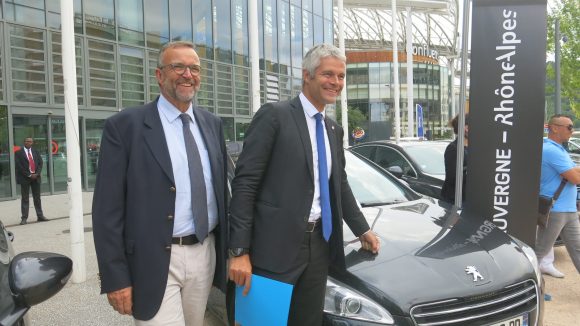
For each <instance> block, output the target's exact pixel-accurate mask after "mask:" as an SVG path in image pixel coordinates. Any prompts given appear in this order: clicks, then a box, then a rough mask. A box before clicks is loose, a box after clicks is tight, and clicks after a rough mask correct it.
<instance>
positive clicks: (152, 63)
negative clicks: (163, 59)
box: [147, 51, 159, 101]
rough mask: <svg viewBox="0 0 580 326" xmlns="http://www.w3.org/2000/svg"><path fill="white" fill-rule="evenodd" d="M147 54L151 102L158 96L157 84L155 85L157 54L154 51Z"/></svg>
mask: <svg viewBox="0 0 580 326" xmlns="http://www.w3.org/2000/svg"><path fill="white" fill-rule="evenodd" d="M147 53H148V56H149V74H148V76H149V100H150V101H153V100H155V98H157V96H158V95H159V84H158V83H157V77H155V69H156V68H157V56H158V54H159V53H158V52H156V51H148V52H147Z"/></svg>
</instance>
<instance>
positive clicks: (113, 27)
mask: <svg viewBox="0 0 580 326" xmlns="http://www.w3.org/2000/svg"><path fill="white" fill-rule="evenodd" d="M248 1H251V0H99V1H92V0H72V3H73V9H74V27H75V34H76V35H75V45H76V62H75V63H76V73H77V80H76V81H77V92H78V105H79V129H80V130H79V135H80V137H81V139H80V144H81V163H82V166H81V171H82V176H83V183H82V184H83V187H84V188H85V189H87V190H90V189H92V187H94V181H95V175H96V172H97V170H98V166H97V157H98V152H99V146H100V136H101V132H102V128H103V123H104V120H105V119H106V118H107V117H109V116H111V115H113V114H114V113H116V112H118V111H119V110H122V109H123V108H126V107H130V106H136V105H141V104H143V103H145V102H148V101H151V100H154V99H155V98H156V97H157V96H158V95H159V89H158V84H157V80H156V78H155V69H156V67H157V51H158V49H159V48H160V46H161V45H162V44H163V43H165V42H167V41H170V40H190V41H192V42H193V43H194V44H195V45H196V49H197V52H198V54H199V56H200V59H201V66H202V86H201V89H200V91H199V92H198V94H197V96H196V101H197V104H198V105H200V106H202V107H204V108H206V109H207V110H209V111H211V112H214V113H215V114H217V115H219V116H220V117H221V118H222V119H223V121H224V133H225V136H226V139H227V140H228V141H241V140H243V139H244V135H245V131H246V129H247V127H248V124H249V122H250V120H251V117H252V108H251V97H250V88H251V80H250V76H251V69H250V68H251V67H250V60H249V52H250V49H249V33H251V31H250V25H249V21H248V16H249V13H248ZM257 1H258V29H259V36H258V38H259V47H260V51H259V54H260V57H259V61H260V89H261V101H262V103H264V102H268V101H280V100H285V99H289V98H291V97H292V96H295V95H297V93H298V92H299V91H300V89H301V76H300V67H301V64H302V56H303V55H304V54H305V52H306V51H308V49H310V48H311V47H312V46H313V45H314V44H317V43H321V42H323V41H325V42H333V38H332V35H333V12H332V9H333V1H332V0H257ZM60 26H61V24H60V0H26V1H16V0H0V200H2V199H12V198H15V197H16V196H18V195H19V189H18V187H17V186H16V183H15V180H14V158H13V154H12V153H13V151H14V149H15V148H18V147H19V146H21V145H22V144H21V143H22V140H23V138H24V137H28V136H30V137H34V138H35V142H36V145H35V146H36V148H37V149H39V150H40V151H41V153H43V158H44V159H45V168H44V169H43V184H42V192H43V193H44V194H51V193H59V192H65V191H66V186H67V185H66V142H65V134H66V128H65V123H64V116H65V110H64V81H63V69H62V68H63V67H62V66H63V63H62V48H61V44H62V41H61V30H60Z"/></svg>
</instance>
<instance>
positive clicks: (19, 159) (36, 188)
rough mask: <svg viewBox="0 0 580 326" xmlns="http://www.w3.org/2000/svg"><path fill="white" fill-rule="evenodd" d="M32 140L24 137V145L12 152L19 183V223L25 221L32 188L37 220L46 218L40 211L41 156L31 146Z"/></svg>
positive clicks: (22, 223)
mask: <svg viewBox="0 0 580 326" xmlns="http://www.w3.org/2000/svg"><path fill="white" fill-rule="evenodd" d="M33 144H34V140H33V139H32V138H30V137H26V138H24V147H22V148H20V149H19V150H18V151H16V153H15V154H14V163H15V168H16V183H18V184H20V195H21V202H20V210H21V213H22V217H21V221H20V225H24V224H26V223H27V221H26V220H27V219H28V211H29V207H30V202H29V200H30V193H29V191H30V190H32V201H33V202H34V209H35V210H36V219H37V220H38V222H46V221H48V219H47V218H46V217H45V216H44V213H43V212H42V202H41V199H40V180H41V179H40V174H41V172H42V164H43V161H42V157H41V156H40V153H39V152H38V151H37V150H36V149H34V148H32V145H33Z"/></svg>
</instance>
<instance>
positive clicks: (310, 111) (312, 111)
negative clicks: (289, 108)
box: [298, 92, 326, 119]
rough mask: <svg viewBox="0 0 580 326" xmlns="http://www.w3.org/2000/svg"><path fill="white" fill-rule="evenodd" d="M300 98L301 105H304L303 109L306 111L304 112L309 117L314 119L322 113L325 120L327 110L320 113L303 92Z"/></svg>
mask: <svg viewBox="0 0 580 326" xmlns="http://www.w3.org/2000/svg"><path fill="white" fill-rule="evenodd" d="M298 97H299V98H300V103H302V109H304V112H305V113H306V115H307V116H309V117H310V118H312V119H314V116H315V115H316V114H317V113H322V119H324V117H325V114H326V110H324V111H322V112H318V110H317V109H316V108H315V107H314V105H312V103H310V101H309V100H308V99H307V98H306V96H305V95H304V93H302V92H301V93H300V95H298Z"/></svg>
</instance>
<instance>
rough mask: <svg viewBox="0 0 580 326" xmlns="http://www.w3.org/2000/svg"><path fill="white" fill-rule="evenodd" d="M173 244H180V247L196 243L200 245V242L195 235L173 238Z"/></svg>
mask: <svg viewBox="0 0 580 326" xmlns="http://www.w3.org/2000/svg"><path fill="white" fill-rule="evenodd" d="M171 243H172V244H178V245H180V246H184V245H185V246H190V245H194V244H196V243H199V240H198V239H197V237H196V236H195V234H190V235H186V236H185V237H179V238H171Z"/></svg>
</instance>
